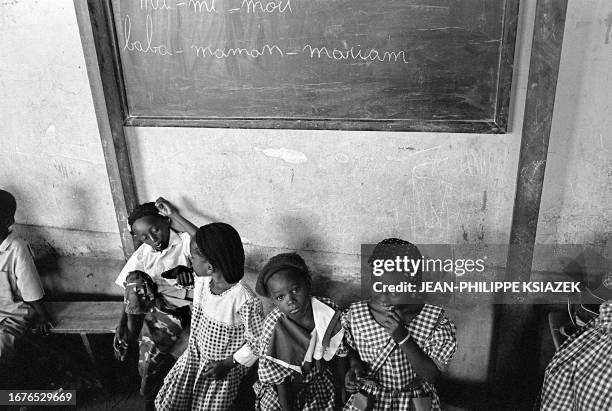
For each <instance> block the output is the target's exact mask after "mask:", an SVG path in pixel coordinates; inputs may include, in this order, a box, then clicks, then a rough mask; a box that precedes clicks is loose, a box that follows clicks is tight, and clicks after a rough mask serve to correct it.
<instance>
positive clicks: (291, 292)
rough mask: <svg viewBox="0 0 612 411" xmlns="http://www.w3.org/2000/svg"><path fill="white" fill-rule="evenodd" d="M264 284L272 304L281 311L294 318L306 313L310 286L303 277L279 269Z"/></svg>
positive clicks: (308, 306)
mask: <svg viewBox="0 0 612 411" xmlns="http://www.w3.org/2000/svg"><path fill="white" fill-rule="evenodd" d="M266 286H267V288H268V291H269V293H270V298H272V301H273V302H274V305H275V306H277V307H278V309H279V310H280V311H281V312H282V313H284V314H285V315H287V316H288V317H289V318H292V319H294V320H297V319H300V318H302V317H304V315H306V313H307V312H308V309H309V308H310V288H309V287H308V284H307V282H306V280H305V279H304V277H302V276H301V275H299V274H297V273H293V272H287V271H281V272H278V273H276V274H274V275H273V276H272V277H271V278H270V279H269V280H268V283H267V284H266Z"/></svg>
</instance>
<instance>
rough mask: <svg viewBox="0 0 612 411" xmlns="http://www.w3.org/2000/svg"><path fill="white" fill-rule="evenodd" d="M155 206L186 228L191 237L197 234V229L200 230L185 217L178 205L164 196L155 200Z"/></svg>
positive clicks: (161, 212)
mask: <svg viewBox="0 0 612 411" xmlns="http://www.w3.org/2000/svg"><path fill="white" fill-rule="evenodd" d="M155 206H156V207H157V209H158V210H159V212H160V214H162V215H164V216H166V217H169V218H170V219H171V220H172V221H173V222H174V223H176V224H177V225H179V226H180V227H182V229H183V230H185V232H186V233H187V234H189V235H190V236H191V237H193V236H195V234H196V231H198V227H196V226H195V225H194V224H193V223H192V222H191V221H189V220H187V219H186V218H185V217H183V216H182V215H181V213H179V211H178V210H177V209H176V207H174V206H173V205H172V204H170V202H169V201H168V200H166V199H165V198H163V197H159V198H158V199H157V200H155Z"/></svg>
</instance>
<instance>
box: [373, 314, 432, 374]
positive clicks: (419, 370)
mask: <svg viewBox="0 0 612 411" xmlns="http://www.w3.org/2000/svg"><path fill="white" fill-rule="evenodd" d="M382 325H383V326H384V327H385V328H386V329H387V332H388V333H389V335H391V338H393V340H394V341H395V342H397V343H398V344H399V343H400V342H401V341H403V340H404V339H405V338H406V337H407V336H408V334H409V333H408V330H407V329H406V327H405V324H404V319H403V318H402V317H401V316H400V314H398V313H397V312H396V311H395V310H390V311H389V312H388V313H387V316H386V318H385V320H384V324H382ZM400 348H401V349H402V351H404V354H406V357H408V361H410V365H411V366H412V369H413V370H414V372H416V374H417V375H418V376H419V377H421V378H424V379H425V380H427V381H428V382H429V383H431V384H435V382H436V381H437V380H438V378H439V376H440V370H438V367H437V366H436V363H435V362H434V361H433V360H432V359H431V358H429V357H428V356H427V355H426V354H425V353H424V352H423V350H421V348H420V347H419V346H418V345H417V344H416V342H414V340H413V339H412V338H408V340H407V341H406V342H404V343H403V344H401V345H400Z"/></svg>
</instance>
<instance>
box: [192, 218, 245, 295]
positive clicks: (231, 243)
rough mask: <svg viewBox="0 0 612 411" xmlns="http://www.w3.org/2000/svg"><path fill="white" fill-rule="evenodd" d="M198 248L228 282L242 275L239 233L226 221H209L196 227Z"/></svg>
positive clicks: (242, 252)
mask: <svg viewBox="0 0 612 411" xmlns="http://www.w3.org/2000/svg"><path fill="white" fill-rule="evenodd" d="M195 241H196V244H197V245H198V248H199V249H200V251H201V252H202V254H204V256H205V257H206V258H207V259H208V261H209V262H210V263H211V264H212V266H213V268H215V269H219V270H220V271H221V273H223V278H225V281H227V282H228V283H230V284H234V283H237V282H238V281H240V280H241V279H242V277H244V247H243V246H242V240H241V239H240V234H238V231H236V229H235V228H234V227H232V226H231V225H229V224H226V223H211V224H207V225H204V226H202V227H200V228H199V229H198V231H197V232H196V235H195Z"/></svg>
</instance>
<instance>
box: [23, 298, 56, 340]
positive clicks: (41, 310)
mask: <svg viewBox="0 0 612 411" xmlns="http://www.w3.org/2000/svg"><path fill="white" fill-rule="evenodd" d="M28 304H30V305H31V306H32V308H34V311H36V323H35V325H34V329H35V330H36V331H37V332H39V333H41V334H43V335H46V334H48V333H49V330H50V329H51V328H53V321H52V320H51V316H50V315H49V312H48V311H47V308H46V307H45V305H44V304H43V302H42V299H40V300H36V301H30V302H28Z"/></svg>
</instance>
